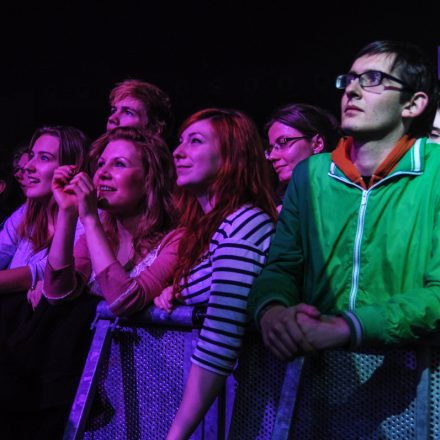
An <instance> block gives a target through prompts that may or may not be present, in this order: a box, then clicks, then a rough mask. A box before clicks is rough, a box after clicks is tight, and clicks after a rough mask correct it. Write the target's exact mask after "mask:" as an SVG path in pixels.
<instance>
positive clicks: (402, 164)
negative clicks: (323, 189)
mask: <svg viewBox="0 0 440 440" xmlns="http://www.w3.org/2000/svg"><path fill="white" fill-rule="evenodd" d="M424 140H425V139H418V140H416V139H415V138H410V137H408V136H407V135H404V136H403V137H402V138H400V139H399V141H398V142H397V143H396V145H395V146H394V148H393V149H392V150H391V151H390V153H389V154H388V155H387V156H386V157H385V159H384V160H383V161H382V163H381V164H380V165H379V166H378V167H377V169H376V170H375V171H374V174H373V175H372V176H371V179H370V184H369V186H370V187H371V186H373V185H374V184H376V183H377V182H380V181H381V180H382V179H383V178H385V177H387V176H390V175H393V174H402V173H403V174H421V173H422V172H423V166H424V161H423V149H424V145H425V142H423V141H424ZM352 145H353V139H352V138H351V137H347V138H342V139H341V140H340V141H339V143H338V145H337V147H336V149H335V150H334V151H333V152H332V155H331V158H332V163H331V165H330V175H333V176H335V177H343V176H345V178H347V179H348V180H350V181H351V182H352V183H355V184H357V185H359V186H361V187H362V188H364V189H367V187H366V185H365V182H364V180H363V179H362V176H361V175H360V173H359V171H358V169H357V168H356V167H355V166H354V164H353V162H352V161H351V158H350V152H351V148H352Z"/></svg>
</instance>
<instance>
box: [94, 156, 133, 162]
mask: <svg viewBox="0 0 440 440" xmlns="http://www.w3.org/2000/svg"><path fill="white" fill-rule="evenodd" d="M119 159H124V160H125V161H127V162H130V163H132V161H131V159H129V158H128V157H125V156H115V157H111V158H110V159H107V160H119ZM100 160H104V161H105V160H106V159H105V158H103V157H102V156H100V158H99V159H98V162H99V161H100Z"/></svg>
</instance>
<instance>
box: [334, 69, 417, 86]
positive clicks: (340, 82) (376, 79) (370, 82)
mask: <svg viewBox="0 0 440 440" xmlns="http://www.w3.org/2000/svg"><path fill="white" fill-rule="evenodd" d="M356 78H358V79H359V85H360V86H361V87H362V88H363V89H368V87H376V86H379V85H381V84H382V81H383V80H384V78H388V79H391V80H393V81H395V82H397V83H399V84H401V85H402V86H403V87H404V88H403V89H400V90H403V91H411V88H410V87H409V86H408V85H407V84H406V83H405V82H403V81H402V80H401V79H399V78H396V77H395V76H392V75H389V74H388V73H385V72H381V71H380V70H368V71H367V72H363V73H359V74H357V73H354V72H350V73H346V74H345V75H339V76H337V77H336V88H337V89H341V90H344V89H345V88H346V87H347V86H348V85H349V84H350V83H351V82H352V81H353V80H355V79H356Z"/></svg>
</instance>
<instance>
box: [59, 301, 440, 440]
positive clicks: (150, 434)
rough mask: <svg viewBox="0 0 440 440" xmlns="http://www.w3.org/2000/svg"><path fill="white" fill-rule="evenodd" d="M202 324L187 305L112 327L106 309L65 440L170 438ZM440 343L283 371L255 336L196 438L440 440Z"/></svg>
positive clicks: (333, 356) (303, 362)
mask: <svg viewBox="0 0 440 440" xmlns="http://www.w3.org/2000/svg"><path fill="white" fill-rule="evenodd" d="M202 319H203V310H199V309H196V308H192V307H188V306H181V307H178V308H176V309H175V310H174V311H173V313H172V314H171V315H168V314H167V313H165V312H163V311H160V310H158V309H156V308H154V307H151V308H149V309H147V310H146V311H145V312H143V313H142V314H141V315H138V316H136V318H135V319H130V320H125V319H124V320H122V319H120V320H115V318H114V317H113V316H112V315H111V314H110V313H109V312H108V310H107V307H106V305H105V304H104V303H101V304H100V305H99V307H98V312H97V318H96V320H95V335H94V339H93V342H92V346H91V349H90V352H89V355H88V358H87V361H86V366H85V368H84V372H83V376H82V379H81V382H80V385H79V388H78V392H77V395H76V398H75V401H74V404H73V407H72V411H71V414H70V417H69V422H68V425H67V428H66V432H65V436H64V440H73V439H82V438H84V439H86V440H100V439H106V440H107V439H115V440H125V439H126V440H137V439H148V440H150V439H158V440H159V439H164V438H165V437H166V433H167V431H168V428H169V427H170V425H171V423H172V420H173V418H174V415H175V413H176V411H177V409H178V406H179V403H180V400H181V397H182V393H183V388H184V384H185V382H186V377H187V374H188V371H189V367H190V364H191V362H190V357H191V353H192V351H193V348H194V345H195V343H196V340H197V335H198V328H200V324H201V321H202ZM435 345H436V343H434V345H433V342H432V341H431V342H428V343H425V344H419V345H417V347H409V348H401V349H399V348H396V349H388V350H383V351H380V350H369V351H362V352H348V351H343V350H334V351H328V352H325V353H322V354H320V355H319V356H318V357H316V358H310V357H308V358H306V359H303V358H298V359H296V360H294V361H293V362H291V363H289V364H287V367H286V364H283V363H281V362H279V361H278V360H277V359H275V358H274V357H272V356H271V355H270V354H269V353H268V352H267V350H265V349H264V347H263V345H262V343H261V340H260V337H259V335H258V334H257V333H256V332H254V331H250V332H249V333H248V335H247V337H246V340H245V343H244V348H243V351H242V354H241V356H240V358H239V362H238V365H237V368H236V370H235V371H234V373H233V374H232V375H231V376H230V377H229V379H228V380H227V384H226V387H225V389H224V392H223V393H222V394H221V395H220V397H219V398H218V399H217V400H216V402H215V403H214V404H213V406H212V407H211V409H210V410H209V412H208V414H207V415H206V417H205V419H204V420H203V422H202V423H201V424H200V426H199V427H198V428H197V430H196V432H195V433H194V434H193V436H192V437H191V439H192V440H220V439H226V438H228V439H240V440H248V439H249V440H253V439H258V440H266V439H273V440H287V439H299V440H303V439H304V440H306V439H307V440H309V439H310V440H314V439H344V440H345V439H347V440H350V439H353V440H354V439H390V440H391V439H392V440H396V439H402V440H403V439H404V440H408V439H414V440H422V439H424V440H425V439H440V366H439V364H440V350H438V349H437V348H435Z"/></svg>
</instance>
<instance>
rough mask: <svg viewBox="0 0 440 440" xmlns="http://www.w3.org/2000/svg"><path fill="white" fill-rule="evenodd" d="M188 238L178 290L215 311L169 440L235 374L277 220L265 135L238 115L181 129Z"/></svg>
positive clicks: (167, 301)
mask: <svg viewBox="0 0 440 440" xmlns="http://www.w3.org/2000/svg"><path fill="white" fill-rule="evenodd" d="M174 163H175V166H176V171H177V186H178V187H179V188H180V190H181V195H180V199H179V201H178V207H179V208H180V209H179V211H180V216H179V218H180V223H181V226H182V228H183V231H184V232H183V236H182V239H181V241H180V245H179V251H178V264H177V270H176V272H175V274H174V285H173V286H172V287H171V288H169V289H165V290H164V292H163V293H162V294H161V295H160V297H157V298H156V299H155V304H156V305H157V306H158V307H161V308H163V309H166V310H170V309H171V307H172V301H173V298H174V297H175V296H176V295H178V297H179V298H180V299H181V300H182V301H183V302H184V303H185V304H189V305H196V304H202V305H206V307H207V311H206V316H205V319H204V322H203V327H202V330H201V332H200V336H199V339H198V341H197V345H196V347H195V350H194V352H193V355H192V358H191V360H192V365H191V369H190V372H189V375H188V380H187V383H186V386H185V390H184V394H183V399H182V403H181V404H180V408H179V410H178V412H177V415H176V417H175V419H174V422H173V424H172V426H171V429H170V431H169V433H168V437H167V438H168V440H177V439H179V440H181V439H186V438H188V437H189V436H190V435H191V433H192V432H193V430H194V429H195V428H196V426H197V424H198V423H199V422H200V420H201V419H202V418H203V415H204V414H205V412H206V410H207V409H208V408H209V406H210V405H211V403H212V402H213V400H214V399H215V397H216V396H217V394H218V393H219V392H220V390H221V389H222V386H223V384H224V383H225V379H226V377H227V376H228V374H230V373H231V372H232V371H233V369H234V365H235V362H236V360H237V357H238V354H239V352H240V348H241V343H242V338H243V335H244V333H245V330H246V326H247V321H248V318H247V313H246V305H247V295H248V294H249V290H250V287H251V285H252V283H253V281H254V279H255V277H256V276H257V275H258V273H259V272H260V271H261V269H262V267H263V265H264V262H265V259H266V251H267V249H268V247H269V243H270V238H271V235H272V233H273V232H274V224H273V222H274V220H275V217H276V210H275V204H274V203H273V200H272V195H271V185H270V181H269V172H268V171H269V168H268V166H267V163H266V161H265V160H264V152H263V146H262V144H261V140H260V138H259V135H258V130H257V128H256V127H255V124H254V123H253V122H252V120H251V119H250V118H248V117H247V116H246V115H244V114H243V113H241V112H239V111H237V110H224V109H215V108H214V109H205V110H201V111H199V112H197V113H195V114H193V115H192V116H190V117H189V118H188V119H187V120H186V121H185V122H184V123H183V125H182V126H181V128H180V143H179V145H178V146H177V148H176V149H175V151H174Z"/></svg>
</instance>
